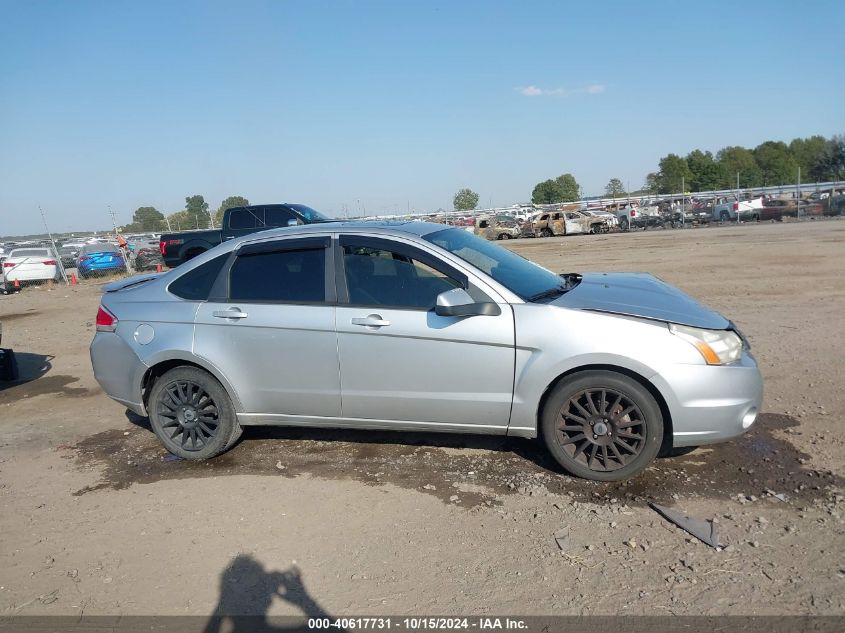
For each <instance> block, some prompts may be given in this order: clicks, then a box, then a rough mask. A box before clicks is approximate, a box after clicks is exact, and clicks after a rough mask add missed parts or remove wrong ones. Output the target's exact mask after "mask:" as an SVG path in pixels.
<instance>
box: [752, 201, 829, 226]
mask: <svg viewBox="0 0 845 633" xmlns="http://www.w3.org/2000/svg"><path fill="white" fill-rule="evenodd" d="M823 214H824V208H823V207H822V205H821V204H820V203H818V202H806V201H803V200H802V201H800V202H796V201H795V200H794V199H784V198H772V199H770V200H765V201H764V202H763V207H762V208H761V209H760V221H761V222H775V221H780V220H782V219H783V218H785V217H792V218H795V217H799V216H800V217H808V216H820V215H823Z"/></svg>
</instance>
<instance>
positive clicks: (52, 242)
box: [38, 204, 68, 285]
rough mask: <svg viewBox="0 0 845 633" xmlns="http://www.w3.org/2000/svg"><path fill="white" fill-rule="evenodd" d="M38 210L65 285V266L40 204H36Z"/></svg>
mask: <svg viewBox="0 0 845 633" xmlns="http://www.w3.org/2000/svg"><path fill="white" fill-rule="evenodd" d="M38 211H40V212H41V221H42V222H43V223H44V230H45V231H47V237H49V238H50V243H51V244H52V245H53V253H54V254H55V256H56V264H58V266H59V270H60V271H62V279H64V280H65V285H67V283H68V281H67V273H65V267H64V266H62V258H61V256H60V255H59V249H58V247H57V246H56V240H54V239H53V234H52V233H50V229H49V228H48V227H47V218H46V216H45V215H44V209H42V208H41V205H40V204H39V205H38Z"/></svg>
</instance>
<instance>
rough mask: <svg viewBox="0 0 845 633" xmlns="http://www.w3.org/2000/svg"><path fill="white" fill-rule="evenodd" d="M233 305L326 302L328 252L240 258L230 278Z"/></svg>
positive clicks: (230, 296) (289, 252) (317, 251)
mask: <svg viewBox="0 0 845 633" xmlns="http://www.w3.org/2000/svg"><path fill="white" fill-rule="evenodd" d="M229 298H230V299H231V300H232V301H280V302H289V303H313V302H322V301H325V300H326V249H324V248H320V249H309V250H300V251H276V252H269V253H255V254H248V255H239V256H238V258H237V259H236V260H235V263H234V265H233V266H232V272H231V273H230V276H229Z"/></svg>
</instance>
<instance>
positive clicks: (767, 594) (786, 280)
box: [0, 220, 845, 615]
mask: <svg viewBox="0 0 845 633" xmlns="http://www.w3.org/2000/svg"><path fill="white" fill-rule="evenodd" d="M507 246H508V247H509V248H512V249H514V250H515V251H517V252H519V253H521V254H523V255H525V256H526V257H529V258H531V259H533V260H536V261H538V262H540V263H542V264H544V265H546V266H547V267H549V268H552V269H553V270H557V271H561V272H563V271H582V272H583V271H599V270H607V271H648V272H651V273H654V274H656V275H658V276H660V277H662V278H663V279H665V280H667V281H668V282H670V283H673V284H675V285H677V286H679V287H680V288H682V289H683V290H685V291H687V292H689V293H690V294H692V295H693V296H695V297H696V298H698V299H700V300H702V301H704V302H705V303H707V304H709V305H710V306H712V307H714V308H716V309H718V310H720V311H722V312H723V313H725V314H726V315H727V316H729V317H730V318H732V319H733V320H734V321H735V322H736V323H737V324H738V325H739V327H740V328H741V329H742V330H743V331H744V332H745V334H746V335H747V336H748V337H749V338H750V340H751V342H752V345H753V350H754V353H755V355H756V357H757V359H758V361H759V363H760V366H761V369H762V372H763V374H764V377H765V381H766V396H765V402H764V406H763V411H764V413H763V414H762V415H761V417H760V418H759V421H758V422H757V424H756V425H755V426H754V428H753V432H751V433H749V434H748V435H747V436H745V437H744V438H742V439H741V440H739V441H736V442H733V443H731V444H725V445H718V446H715V447H713V448H708V449H699V450H696V451H694V452H692V453H690V454H688V455H686V456H683V457H676V458H666V459H660V460H658V461H657V462H656V463H655V464H654V465H653V466H652V467H651V468H649V469H648V470H647V471H646V473H645V474H644V475H642V476H640V477H639V478H637V479H635V480H633V481H630V482H628V483H623V484H597V483H590V482H585V481H580V480H575V479H572V478H569V477H566V476H564V475H563V474H561V473H560V471H559V470H558V469H557V468H556V467H555V466H554V465H553V464H552V463H551V462H550V460H549V459H548V458H547V457H546V456H545V454H544V453H543V451H542V450H541V448H540V447H539V446H538V445H537V443H536V442H533V441H526V440H518V439H505V438H489V437H475V436H452V435H432V434H410V433H407V434H406V433H401V434H400V433H395V434H391V433H372V432H360V433H358V432H349V431H343V432H336V431H327V430H314V431H309V430H303V429H281V428H277V429H247V431H246V433H245V438H244V440H243V441H242V442H241V443H240V444H239V445H238V446H236V447H235V448H234V449H233V450H232V451H231V452H229V453H227V454H226V455H223V456H221V457H220V458H218V459H215V460H213V461H211V462H207V463H202V464H192V463H187V462H184V461H179V460H172V459H170V458H168V456H167V454H166V453H165V451H164V450H163V449H162V448H161V447H160V445H159V444H158V442H157V441H156V439H155V437H154V436H153V435H152V433H151V431H150V430H149V427H148V424H147V421H146V420H145V419H142V418H139V417H137V416H135V415H133V414H128V413H127V412H126V411H125V409H124V408H123V407H121V406H120V405H118V404H117V403H115V402H112V401H111V400H110V399H108V398H107V397H106V396H105V395H104V394H103V393H102V391H101V390H100V388H99V387H98V385H97V384H96V382H95V381H94V378H93V375H92V371H91V366H90V361H89V358H88V344H89V342H90V339H91V337H92V336H93V333H94V324H93V321H94V316H95V313H96V308H97V303H98V294H99V285H98V284H96V283H93V282H92V283H87V282H86V284H84V285H80V286H75V287H65V286H55V287H53V288H52V289H47V288H40V289H27V290H25V291H24V292H21V293H19V294H15V295H11V296H0V321H2V324H3V341H2V343H3V346H4V347H13V348H14V349H15V350H16V352H17V353H18V354H19V360H20V365H21V371H22V374H23V376H24V377H25V378H26V379H27V380H26V381H25V382H22V383H20V384H17V385H13V386H7V388H5V389H2V390H0V495H2V512H0V615H27V614H57V615H58V614H62V615H78V614H82V613H84V614H86V615H94V614H190V615H208V614H211V613H213V612H215V610H217V612H218V613H219V612H227V613H256V614H261V613H264V612H267V613H269V614H271V615H284V614H292V615H300V614H303V613H305V614H309V615H314V614H321V613H328V614H332V615H354V614H358V615H364V614H369V615H378V614H393V615H401V614H427V615H430V614H442V615H453V614H487V613H499V614H501V613H513V614H521V615H533V614H544V615H547V614H571V615H575V614H624V613H631V614H649V615H659V614H711V615H712V614H793V615H794V614H837V615H842V614H843V613H845V524H844V523H843V521H844V520H845V504H844V503H843V501H845V496H843V495H845V492H844V491H845V440H843V432H842V426H843V420H844V419H845V395H843V391H842V388H841V382H842V372H843V369H845V365H843V358H844V357H845V349H843V348H844V347H845V346H843V325H845V221H835V220H832V221H818V222H805V223H792V224H777V225H759V226H757V225H755V226H740V227H736V226H726V227H710V228H703V229H687V230H679V231H662V230H656V231H646V232H639V233H635V234H609V235H599V236H577V237H567V238H550V239H538V240H517V241H512V242H510V243H508V244H507ZM648 501H657V502H659V503H664V504H667V505H671V506H673V507H675V508H677V509H680V510H682V511H684V512H686V513H688V514H690V515H692V516H695V517H699V518H705V519H715V520H716V521H718V524H717V526H718V530H719V540H720V543H721V544H722V545H723V547H721V548H719V549H718V550H717V549H712V548H709V547H708V546H706V545H704V544H702V543H700V542H699V541H697V540H695V539H693V538H692V537H690V536H689V535H687V534H686V533H685V532H682V531H681V530H679V529H677V528H676V527H674V526H672V525H671V524H669V523H667V522H666V521H665V520H663V519H661V518H660V517H659V516H658V515H657V514H656V513H655V512H654V511H653V510H651V509H650V508H649V507H648V505H647V502H648ZM566 528H568V530H569V539H568V542H567V543H564V548H563V549H562V550H561V549H560V548H559V547H558V545H557V544H556V542H555V539H554V537H553V535H554V534H555V533H556V532H558V531H560V530H564V529H566Z"/></svg>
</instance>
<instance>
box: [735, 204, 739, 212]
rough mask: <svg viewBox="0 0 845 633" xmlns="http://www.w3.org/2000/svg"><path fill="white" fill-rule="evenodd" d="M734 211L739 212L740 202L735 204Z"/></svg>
mask: <svg viewBox="0 0 845 633" xmlns="http://www.w3.org/2000/svg"><path fill="white" fill-rule="evenodd" d="M734 211H739V202H734Z"/></svg>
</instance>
